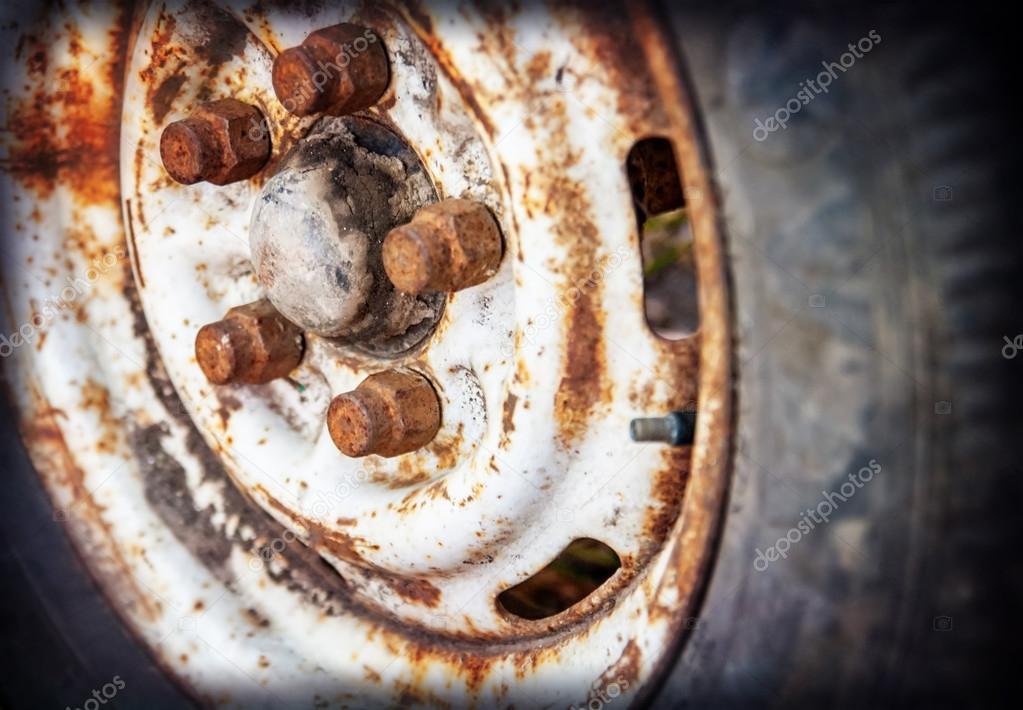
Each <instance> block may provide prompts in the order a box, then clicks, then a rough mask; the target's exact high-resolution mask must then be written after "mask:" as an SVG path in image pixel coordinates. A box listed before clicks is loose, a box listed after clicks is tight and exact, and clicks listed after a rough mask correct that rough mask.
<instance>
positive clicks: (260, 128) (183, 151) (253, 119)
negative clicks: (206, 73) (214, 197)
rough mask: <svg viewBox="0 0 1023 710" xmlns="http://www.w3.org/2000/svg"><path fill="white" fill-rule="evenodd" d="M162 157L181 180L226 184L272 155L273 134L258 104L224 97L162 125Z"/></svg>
mask: <svg viewBox="0 0 1023 710" xmlns="http://www.w3.org/2000/svg"><path fill="white" fill-rule="evenodd" d="M160 158H162V159H163V167H164V168H165V169H166V170H167V172H168V173H169V174H170V176H171V177H172V178H174V179H175V180H176V181H177V182H180V183H182V184H185V185H192V184H194V183H197V182H200V181H202V180H205V181H206V182H210V183H213V184H214V185H227V184H228V183H231V182H237V181H239V180H245V179H246V178H250V177H252V176H253V175H255V174H256V173H257V172H259V169H260V168H262V167H263V165H264V164H265V163H266V161H267V160H268V159H269V158H270V133H269V131H268V130H267V127H266V124H265V123H264V120H263V114H261V113H260V112H259V109H257V108H256V107H255V106H250V105H248V104H245V103H242V102H241V101H237V100H235V99H221V100H219V101H213V102H210V103H208V104H203V105H201V106H200V107H199V108H197V109H196V110H195V111H193V112H192V115H191V116H189V117H188V118H186V119H184V120H181V121H175V122H174V123H172V124H170V125H169V126H167V127H166V128H165V129H163V135H161V136H160Z"/></svg>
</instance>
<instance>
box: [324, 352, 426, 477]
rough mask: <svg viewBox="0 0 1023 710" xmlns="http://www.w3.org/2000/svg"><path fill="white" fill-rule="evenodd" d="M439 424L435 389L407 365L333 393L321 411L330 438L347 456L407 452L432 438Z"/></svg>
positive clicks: (379, 373) (395, 454)
mask: <svg viewBox="0 0 1023 710" xmlns="http://www.w3.org/2000/svg"><path fill="white" fill-rule="evenodd" d="M439 428H440V402H439V400H438V399H437V393H436V392H435V391H434V389H433V385H431V384H430V381H429V380H427V379H426V378H425V377H424V376H423V375H421V374H419V373H418V372H414V371H412V370H386V371H384V372H378V373H377V374H375V375H370V376H369V377H367V378H366V379H365V380H363V381H362V383H361V384H360V385H359V386H358V387H356V388H355V389H354V390H352V391H351V392H345V393H344V394H340V395H338V396H337V397H335V398H334V401H332V402H331V403H330V408H329V409H328V410H327V429H328V430H329V431H330V438H331V439H333V440H334V445H335V446H337V448H338V449H340V450H341V452H342V453H344V454H346V455H348V456H353V457H359V456H368V455H369V454H376V455H377V456H399V455H401V454H407V453H408V452H410V451H415V450H416V449H418V448H421V447H423V446H425V445H426V444H428V443H429V442H430V441H432V440H433V437H434V436H436V435H437V430H438V429H439Z"/></svg>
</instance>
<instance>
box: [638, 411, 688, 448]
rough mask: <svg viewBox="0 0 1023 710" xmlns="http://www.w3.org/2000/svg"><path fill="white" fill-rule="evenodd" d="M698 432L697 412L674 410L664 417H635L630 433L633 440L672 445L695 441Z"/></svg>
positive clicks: (682, 444)
mask: <svg viewBox="0 0 1023 710" xmlns="http://www.w3.org/2000/svg"><path fill="white" fill-rule="evenodd" d="M695 433H696V412H672V413H671V414H668V415H667V416H664V417H652V418H643V419H633V420H632V421H631V422H629V435H630V436H631V437H632V440H633V441H636V442H648V441H657V442H661V443H664V444H671V445H672V446H684V445H688V444H692V443H693V436H694V435H695Z"/></svg>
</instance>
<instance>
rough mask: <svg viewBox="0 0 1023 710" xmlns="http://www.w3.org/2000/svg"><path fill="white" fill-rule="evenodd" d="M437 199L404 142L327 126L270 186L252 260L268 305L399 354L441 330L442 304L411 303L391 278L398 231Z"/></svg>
mask: <svg viewBox="0 0 1023 710" xmlns="http://www.w3.org/2000/svg"><path fill="white" fill-rule="evenodd" d="M436 200H437V194H436V192H435V191H434V189H433V186H432V185H431V183H430V180H429V179H428V178H427V176H426V173H425V170H424V169H423V166H422V164H421V163H420V162H419V159H418V158H417V157H416V155H415V153H413V152H412V151H411V150H410V149H409V148H408V147H407V146H406V145H404V143H403V141H401V139H400V138H399V137H398V136H397V135H396V134H394V133H393V132H391V131H389V130H387V129H386V128H384V127H382V126H380V125H379V124H376V123H373V122H371V121H367V120H364V119H358V118H335V119H326V120H325V121H323V122H322V123H321V124H319V125H318V126H317V128H316V129H315V130H314V131H313V132H312V133H310V134H309V135H308V136H306V137H305V138H303V139H302V140H300V141H299V142H298V143H297V145H296V146H295V147H294V148H293V149H292V151H291V153H290V154H289V155H288V157H287V158H286V159H285V160H284V162H283V163H282V165H281V167H280V169H279V171H278V172H277V173H276V174H275V175H274V176H273V177H272V178H271V179H270V180H269V181H267V183H266V185H264V186H263V189H262V192H261V193H260V195H259V197H258V199H257V201H256V206H255V209H254V211H253V216H252V225H251V227H250V229H249V240H250V245H251V249H252V260H253V264H254V266H255V269H256V274H257V276H258V278H259V281H260V283H261V284H262V285H263V287H264V288H265V289H266V294H267V298H269V299H270V301H271V302H272V303H273V304H274V306H275V307H276V308H277V310H279V311H280V312H281V313H282V314H283V315H284V316H285V317H287V318H288V319H289V320H290V321H291V322H293V323H295V324H296V325H298V326H300V327H301V328H303V329H304V330H306V331H308V332H311V333H315V334H318V335H322V336H325V337H330V338H338V339H341V340H343V341H344V342H347V343H358V344H360V345H361V346H363V347H364V348H366V349H368V350H371V351H373V352H376V353H398V352H402V351H404V350H408V349H409V348H410V347H412V346H414V345H415V344H417V343H418V342H420V341H421V340H422V339H423V337H425V336H426V335H427V334H428V333H429V332H430V331H431V330H432V328H433V326H434V325H435V324H436V323H437V320H438V319H439V317H440V313H441V310H442V306H443V300H444V299H443V296H442V295H440V294H428V295H427V296H410V295H406V294H403V293H401V292H400V291H398V290H397V289H395V288H394V287H393V286H392V285H391V282H390V280H389V279H388V278H387V275H386V274H385V273H384V267H383V262H382V260H381V249H382V245H383V241H384V237H386V236H387V233H388V232H389V231H390V230H392V229H393V228H395V227H397V226H399V225H402V224H405V223H407V222H408V221H410V220H411V219H412V217H413V215H414V214H415V213H416V211H417V210H418V209H419V208H420V207H422V206H424V205H426V204H427V203H429V202H435V201H436Z"/></svg>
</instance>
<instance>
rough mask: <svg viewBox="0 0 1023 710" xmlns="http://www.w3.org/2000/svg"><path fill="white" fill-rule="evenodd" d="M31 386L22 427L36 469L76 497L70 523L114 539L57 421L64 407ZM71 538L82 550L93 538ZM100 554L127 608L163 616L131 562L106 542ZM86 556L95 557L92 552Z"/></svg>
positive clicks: (148, 616)
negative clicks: (51, 403) (53, 404)
mask: <svg viewBox="0 0 1023 710" xmlns="http://www.w3.org/2000/svg"><path fill="white" fill-rule="evenodd" d="M28 386H29V388H30V390H29V394H30V397H31V399H32V401H33V404H32V406H31V408H30V409H29V410H28V411H27V412H24V413H23V414H25V415H27V416H22V418H21V420H20V423H19V430H20V432H21V438H22V440H23V441H24V442H25V445H26V447H27V448H28V449H29V450H30V451H31V452H32V454H33V463H34V464H35V466H36V469H37V470H38V471H39V472H40V473H41V474H43V475H44V476H46V477H49V478H52V479H54V480H55V482H57V483H58V484H59V485H61V486H63V487H64V488H66V489H67V490H69V491H70V493H71V497H72V499H73V501H72V504H71V505H72V506H73V507H74V509H75V515H74V516H73V518H72V517H71V516H68V520H69V522H70V521H72V520H75V521H78V522H80V523H81V524H82V525H85V526H88V527H91V528H94V529H96V528H98V529H99V530H101V531H102V537H103V539H104V542H106V541H109V540H110V539H111V538H112V532H111V529H110V525H109V524H108V523H107V522H106V520H105V519H104V518H103V509H102V507H101V506H100V505H99V504H98V503H97V502H96V500H95V499H94V498H93V496H92V494H91V493H90V491H89V488H88V486H86V484H85V472H84V471H82V469H81V468H79V466H78V464H77V463H76V461H75V457H74V454H73V453H72V452H71V449H70V448H69V447H68V444H67V441H66V440H65V439H64V434H63V432H62V431H61V428H60V426H59V424H58V423H57V418H58V417H65V416H66V415H65V414H64V413H63V412H62V411H61V410H59V409H55V408H52V407H50V406H49V404H48V403H47V401H46V399H45V397H44V396H43V394H42V393H41V392H39V390H37V389H36V388H35V387H34V386H33V385H28ZM72 539H73V540H74V542H75V545H76V546H78V547H79V550H80V551H81V552H83V553H84V552H86V550H84V549H83V548H84V547H85V546H86V545H87V543H86V542H85V541H84V540H89V539H90V538H89V537H88V536H85V537H84V538H79V537H78V536H77V535H76V536H73V537H72ZM88 552H90V553H96V552H97V550H88ZM101 554H102V555H103V557H104V558H105V559H106V560H107V561H108V562H109V564H110V565H111V566H112V567H113V568H115V569H116V570H117V572H116V573H114V572H113V571H112V570H109V569H107V570H103V573H104V575H105V576H108V579H107V582H108V584H109V586H106V587H105V588H106V589H108V590H113V591H114V592H115V593H116V594H118V595H123V597H124V602H125V607H126V608H131V607H135V608H137V609H139V610H140V611H141V613H142V615H143V617H144V618H146V619H147V620H148V621H150V622H155V621H156V620H157V619H158V618H159V615H160V611H161V610H160V605H159V604H158V603H156V602H153V601H152V600H150V599H149V596H148V595H147V594H146V593H145V592H144V591H143V590H141V589H140V588H139V587H138V585H137V584H136V583H135V578H134V576H133V575H132V571H131V570H132V568H131V564H130V563H129V562H128V561H127V560H125V559H124V557H123V556H122V555H121V553H120V551H119V550H118V549H117V548H116V547H115V546H113V545H109V544H103V545H102V552H101ZM87 557H92V554H89V555H87Z"/></svg>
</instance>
